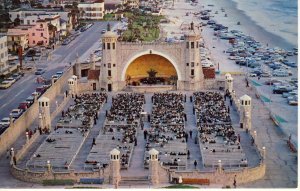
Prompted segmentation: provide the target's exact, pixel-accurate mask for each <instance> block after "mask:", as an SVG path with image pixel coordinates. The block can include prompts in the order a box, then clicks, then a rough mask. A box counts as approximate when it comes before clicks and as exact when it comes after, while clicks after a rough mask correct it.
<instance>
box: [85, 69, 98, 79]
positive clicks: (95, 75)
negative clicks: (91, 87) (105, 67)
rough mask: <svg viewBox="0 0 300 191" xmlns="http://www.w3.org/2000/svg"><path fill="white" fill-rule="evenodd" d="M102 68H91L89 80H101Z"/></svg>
mask: <svg viewBox="0 0 300 191" xmlns="http://www.w3.org/2000/svg"><path fill="white" fill-rule="evenodd" d="M99 75H100V70H89V72H88V77H87V79H88V80H99Z"/></svg>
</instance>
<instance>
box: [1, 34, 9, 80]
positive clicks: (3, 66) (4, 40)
mask: <svg viewBox="0 0 300 191" xmlns="http://www.w3.org/2000/svg"><path fill="white" fill-rule="evenodd" d="M7 52H8V49H7V36H6V35H4V34H0V76H1V75H3V74H4V72H5V71H6V70H7V62H8V53H7Z"/></svg>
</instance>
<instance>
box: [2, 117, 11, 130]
mask: <svg viewBox="0 0 300 191" xmlns="http://www.w3.org/2000/svg"><path fill="white" fill-rule="evenodd" d="M9 125H10V119H9V117H4V118H3V119H1V121H0V127H1V128H6V127H9Z"/></svg>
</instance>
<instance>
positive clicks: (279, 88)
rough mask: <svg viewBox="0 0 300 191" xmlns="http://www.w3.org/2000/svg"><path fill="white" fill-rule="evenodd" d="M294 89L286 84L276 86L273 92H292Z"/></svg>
mask: <svg viewBox="0 0 300 191" xmlns="http://www.w3.org/2000/svg"><path fill="white" fill-rule="evenodd" d="M290 91H292V89H291V88H290V87H286V86H275V87H274V89H273V94H283V93H285V92H290Z"/></svg>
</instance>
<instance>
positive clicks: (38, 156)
mask: <svg viewBox="0 0 300 191" xmlns="http://www.w3.org/2000/svg"><path fill="white" fill-rule="evenodd" d="M86 136H87V133H86V132H85V131H84V130H83V129H75V128H59V129H57V130H55V131H53V132H52V133H51V134H50V135H49V136H48V137H47V139H46V140H45V141H44V142H43V143H42V144H41V145H40V146H39V148H38V149H37V150H36V152H35V153H34V154H33V155H32V156H31V158H30V160H29V161H27V164H26V167H28V168H30V169H34V170H37V169H39V168H40V169H45V168H47V161H50V164H51V166H52V168H53V169H55V170H64V169H68V168H69V166H70V165H71V163H72V161H73V160H74V159H75V156H76V155H77V153H78V152H79V150H80V148H81V146H82V144H83V142H84V140H85V138H86Z"/></svg>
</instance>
